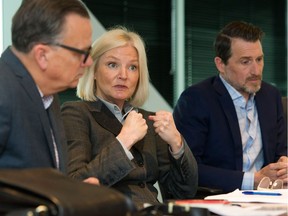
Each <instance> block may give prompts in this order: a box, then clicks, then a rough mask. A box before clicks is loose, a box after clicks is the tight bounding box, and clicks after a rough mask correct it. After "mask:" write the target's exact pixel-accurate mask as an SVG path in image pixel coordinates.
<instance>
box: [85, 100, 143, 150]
mask: <svg viewBox="0 0 288 216" xmlns="http://www.w3.org/2000/svg"><path fill="white" fill-rule="evenodd" d="M86 103H87V104H89V108H90V112H91V113H92V115H93V117H94V119H95V121H96V122H97V123H98V124H99V125H101V126H102V127H103V128H105V129H106V130H108V131H110V132H111V133H113V134H114V135H115V137H116V136H118V134H119V133H120V131H121V129H122V124H121V123H120V122H119V121H118V119H117V118H116V117H115V116H114V114H113V113H111V111H110V110H109V109H108V108H107V107H106V106H105V105H104V104H103V103H102V102H101V101H100V100H97V101H95V102H86ZM143 145H144V139H142V140H140V141H138V142H137V143H135V145H134V146H133V147H132V154H133V148H136V151H137V150H138V151H140V152H141V151H142V149H143ZM133 155H134V154H133Z"/></svg>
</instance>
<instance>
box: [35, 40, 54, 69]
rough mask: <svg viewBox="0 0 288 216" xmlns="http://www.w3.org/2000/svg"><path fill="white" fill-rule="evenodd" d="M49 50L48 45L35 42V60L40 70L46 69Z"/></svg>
mask: <svg viewBox="0 0 288 216" xmlns="http://www.w3.org/2000/svg"><path fill="white" fill-rule="evenodd" d="M49 52H50V47H49V46H47V45H44V44H37V45H35V46H34V47H33V54H34V58H35V61H36V63H37V64H38V66H39V67H40V68H41V70H46V69H47V67H48V56H49V55H48V54H49Z"/></svg>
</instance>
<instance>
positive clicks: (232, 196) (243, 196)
mask: <svg viewBox="0 0 288 216" xmlns="http://www.w3.org/2000/svg"><path fill="white" fill-rule="evenodd" d="M247 192H248V191H245V192H244V191H241V190H239V189H237V190H235V191H233V192H231V193H227V194H219V195H213V196H208V197H205V200H211V199H212V200H227V201H229V202H237V203H245V202H249V203H250V202H257V203H259V202H260V203H281V204H288V189H279V190H265V191H262V190H261V191H258V190H249V192H252V193H247ZM253 193H254V194H253ZM259 193H262V194H259ZM269 193H272V194H270V195H268V194H269Z"/></svg>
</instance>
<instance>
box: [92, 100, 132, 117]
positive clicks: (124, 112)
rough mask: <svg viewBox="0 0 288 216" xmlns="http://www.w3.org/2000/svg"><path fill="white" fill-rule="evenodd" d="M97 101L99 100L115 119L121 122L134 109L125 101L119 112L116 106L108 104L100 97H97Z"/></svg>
mask: <svg viewBox="0 0 288 216" xmlns="http://www.w3.org/2000/svg"><path fill="white" fill-rule="evenodd" d="M97 98H98V99H99V100H101V101H102V102H103V103H104V104H105V105H106V106H107V108H108V109H109V110H110V111H111V112H112V113H113V114H114V115H115V116H116V118H117V119H118V120H119V121H120V122H123V121H124V120H125V118H126V116H127V115H128V114H129V113H130V112H131V111H132V110H133V109H135V108H134V107H133V106H132V105H131V104H129V103H128V102H127V101H125V103H124V106H123V110H121V109H120V108H119V107H118V106H117V105H116V104H113V103H110V102H108V101H106V100H104V99H102V98H100V97H97Z"/></svg>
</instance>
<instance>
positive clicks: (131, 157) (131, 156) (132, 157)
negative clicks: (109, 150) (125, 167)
mask: <svg viewBox="0 0 288 216" xmlns="http://www.w3.org/2000/svg"><path fill="white" fill-rule="evenodd" d="M116 139H117V140H118V142H119V143H120V144H121V146H122V148H123V149H124V151H125V153H126V155H127V157H128V158H129V160H133V159H134V156H133V155H132V153H131V152H130V151H129V150H128V149H127V148H126V146H124V145H123V143H122V142H121V141H120V140H119V139H118V138H117V137H116Z"/></svg>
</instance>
